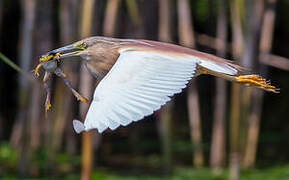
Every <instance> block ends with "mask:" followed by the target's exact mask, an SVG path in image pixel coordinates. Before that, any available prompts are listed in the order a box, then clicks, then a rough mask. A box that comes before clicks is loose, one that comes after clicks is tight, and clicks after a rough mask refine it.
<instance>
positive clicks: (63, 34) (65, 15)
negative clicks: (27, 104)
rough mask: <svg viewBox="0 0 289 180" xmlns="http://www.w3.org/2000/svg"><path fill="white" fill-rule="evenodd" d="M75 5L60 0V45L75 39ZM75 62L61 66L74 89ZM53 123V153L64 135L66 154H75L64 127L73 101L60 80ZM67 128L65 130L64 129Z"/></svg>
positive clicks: (70, 132)
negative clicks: (65, 134)
mask: <svg viewBox="0 0 289 180" xmlns="http://www.w3.org/2000/svg"><path fill="white" fill-rule="evenodd" d="M76 5H77V3H76V1H75V0H72V1H71V0H62V1H60V8H59V22H60V23H59V26H60V39H61V44H69V43H71V42H72V41H73V40H75V37H76V31H75V29H76V23H75V19H76V18H75V16H74V10H75V9H76V8H75V7H76ZM77 65H78V64H76V62H73V61H71V62H69V63H66V64H65V65H64V66H63V71H64V72H65V73H66V74H67V76H68V77H69V79H70V80H71V84H72V86H73V87H76V85H77V81H78V76H76V72H74V70H75V69H76V66H77ZM54 97H55V98H54V104H55V108H54V109H55V123H54V127H53V139H54V141H53V148H54V150H53V151H55V152H56V151H58V150H59V149H60V145H61V144H62V140H63V138H62V137H63V135H64V133H65V131H66V133H67V134H68V135H69V140H67V141H66V144H67V147H68V146H69V147H68V148H67V150H68V152H70V153H71V152H75V150H76V146H75V144H76V139H75V138H76V137H75V133H74V131H73V129H72V126H70V125H66V124H71V119H72V118H73V113H72V111H71V109H74V106H75V103H74V102H75V101H73V100H74V99H73V95H72V93H71V92H70V90H69V89H68V88H67V87H65V85H64V83H63V80H62V79H59V78H58V79H57V81H56V87H55V96H54ZM65 127H67V128H65Z"/></svg>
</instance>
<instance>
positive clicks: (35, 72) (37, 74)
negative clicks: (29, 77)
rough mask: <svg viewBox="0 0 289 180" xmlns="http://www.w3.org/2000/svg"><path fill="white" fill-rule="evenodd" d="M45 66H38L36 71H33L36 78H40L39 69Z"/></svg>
mask: <svg viewBox="0 0 289 180" xmlns="http://www.w3.org/2000/svg"><path fill="white" fill-rule="evenodd" d="M42 66H43V64H42V63H40V64H38V65H37V66H36V67H35V69H33V70H32V71H31V72H32V73H33V74H34V76H36V77H39V75H40V74H39V69H40V68H41V67H42Z"/></svg>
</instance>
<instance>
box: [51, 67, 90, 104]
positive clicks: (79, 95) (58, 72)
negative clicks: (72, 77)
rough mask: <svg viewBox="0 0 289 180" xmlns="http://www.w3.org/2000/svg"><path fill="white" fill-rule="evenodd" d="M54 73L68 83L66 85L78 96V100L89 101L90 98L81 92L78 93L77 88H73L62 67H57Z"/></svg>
mask: <svg viewBox="0 0 289 180" xmlns="http://www.w3.org/2000/svg"><path fill="white" fill-rule="evenodd" d="M54 73H55V74H56V75H57V76H58V77H60V78H62V79H63V81H64V83H65V84H66V86H67V87H68V88H69V89H70V90H71V91H72V93H73V95H74V96H75V97H76V98H77V100H79V101H81V102H85V103H88V99H86V98H85V97H83V96H82V95H81V94H80V93H78V92H77V91H76V90H75V89H73V87H72V85H71V83H70V81H69V80H68V79H67V77H66V75H65V74H64V73H63V72H62V71H61V69H59V68H56V70H55V71H54Z"/></svg>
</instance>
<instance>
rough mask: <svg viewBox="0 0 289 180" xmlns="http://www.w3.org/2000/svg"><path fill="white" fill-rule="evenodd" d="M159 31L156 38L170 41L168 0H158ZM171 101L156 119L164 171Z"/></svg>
mask: <svg viewBox="0 0 289 180" xmlns="http://www.w3.org/2000/svg"><path fill="white" fill-rule="evenodd" d="M159 19H160V20H159V32H158V38H159V40H161V41H165V42H170V41H171V34H170V23H171V22H170V20H171V19H170V1H169V0H160V1H159ZM172 111H173V102H172V101H171V102H169V103H168V104H167V105H166V106H163V107H162V108H161V109H160V111H159V113H158V116H156V117H157V119H158V120H159V123H160V132H159V133H160V138H161V146H162V155H163V168H164V169H163V170H164V172H165V173H169V172H170V171H171V168H172V152H171V121H172Z"/></svg>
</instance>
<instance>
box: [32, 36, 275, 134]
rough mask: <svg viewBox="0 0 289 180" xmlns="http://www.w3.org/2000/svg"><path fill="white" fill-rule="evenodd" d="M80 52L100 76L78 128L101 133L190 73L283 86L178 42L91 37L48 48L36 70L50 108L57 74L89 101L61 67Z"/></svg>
mask: <svg viewBox="0 0 289 180" xmlns="http://www.w3.org/2000/svg"><path fill="white" fill-rule="evenodd" d="M72 56H80V57H81V58H82V60H83V61H84V62H85V64H86V67H87V69H88V70H89V71H90V73H91V74H92V75H93V76H94V77H95V78H96V79H97V80H100V82H99V84H98V85H97V87H96V88H95V91H94V95H93V99H92V101H91V103H90V107H89V110H88V112H87V115H86V118H85V121H84V123H82V122H81V121H78V120H74V121H73V126H74V129H75V131H76V132H77V133H80V132H82V131H88V130H91V129H97V130H98V131H99V132H100V133H101V132H103V131H104V130H106V129H107V128H110V129H111V130H114V129H116V128H117V127H119V126H120V125H122V126H126V125H128V124H130V123H131V122H134V121H139V120H141V119H143V118H144V117H145V116H148V115H151V114H152V113H153V112H154V111H156V110H158V109H160V107H161V106H162V105H164V104H166V102H168V101H169V100H170V99H171V97H172V96H173V95H174V94H177V93H180V92H181V91H182V89H184V88H185V87H186V85H187V84H188V82H189V81H190V79H191V78H193V77H195V76H198V75H200V74H210V75H214V76H217V77H221V78H224V79H227V80H230V81H233V82H236V83H241V84H245V85H249V86H255V87H257V88H261V89H264V90H266V91H270V92H275V93H277V92H278V90H279V89H277V88H276V87H275V86H272V85H270V82H269V81H266V79H264V78H262V77H261V76H259V75H256V74H250V73H247V72H246V70H245V68H243V67H241V66H239V65H237V64H235V63H233V62H232V61H228V60H226V59H223V58H220V57H217V56H214V55H211V54H207V53H203V52H200V51H196V50H193V49H189V48H185V47H181V46H178V45H174V44H169V43H164V42H157V41H150V40H134V39H116V38H108V37H100V36H96V37H89V38H86V39H83V40H80V41H78V42H75V43H73V44H71V45H67V46H64V47H61V48H58V49H55V50H52V51H49V52H47V53H46V54H44V55H42V56H41V57H40V58H39V61H40V63H39V64H38V65H37V67H36V68H35V69H34V70H33V72H34V74H35V75H36V76H39V72H38V71H39V69H40V67H43V68H44V69H45V75H44V78H43V82H44V87H45V89H46V92H47V98H46V102H45V109H46V111H48V109H49V108H50V106H51V105H50V97H51V95H50V87H49V84H48V83H47V82H48V81H49V79H50V78H51V75H52V74H56V75H57V76H59V77H61V78H62V79H63V80H64V82H65V84H66V85H67V86H68V87H69V88H70V89H71V91H72V93H73V94H74V95H75V97H76V98H77V99H78V100H80V101H82V102H88V100H87V99H86V98H85V97H83V96H82V95H81V94H80V93H78V92H77V91H76V90H75V89H73V87H72V86H71V84H70V81H69V80H68V78H67V77H66V75H65V73H64V72H62V71H61V69H60V68H59V62H61V61H62V59H64V58H67V57H72Z"/></svg>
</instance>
